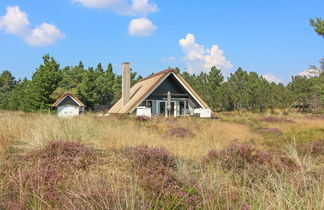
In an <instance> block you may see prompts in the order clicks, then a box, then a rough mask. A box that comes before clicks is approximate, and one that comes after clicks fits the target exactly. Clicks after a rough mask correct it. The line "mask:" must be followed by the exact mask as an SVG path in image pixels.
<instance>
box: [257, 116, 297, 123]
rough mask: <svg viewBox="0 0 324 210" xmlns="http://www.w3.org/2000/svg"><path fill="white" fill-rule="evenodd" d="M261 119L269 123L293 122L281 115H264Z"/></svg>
mask: <svg viewBox="0 0 324 210" xmlns="http://www.w3.org/2000/svg"><path fill="white" fill-rule="evenodd" d="M261 121H264V122H269V123H294V121H293V120H290V119H287V118H281V117H264V118H262V119H261Z"/></svg>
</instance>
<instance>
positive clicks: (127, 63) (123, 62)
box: [122, 62, 130, 64]
mask: <svg viewBox="0 0 324 210" xmlns="http://www.w3.org/2000/svg"><path fill="white" fill-rule="evenodd" d="M122 64H130V63H129V62H122Z"/></svg>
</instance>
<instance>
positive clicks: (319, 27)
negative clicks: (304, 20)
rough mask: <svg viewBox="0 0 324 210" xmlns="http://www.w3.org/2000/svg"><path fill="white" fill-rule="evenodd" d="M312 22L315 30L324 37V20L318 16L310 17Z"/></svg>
mask: <svg viewBox="0 0 324 210" xmlns="http://www.w3.org/2000/svg"><path fill="white" fill-rule="evenodd" d="M310 24H311V26H313V27H314V30H315V31H316V33H317V34H318V35H321V36H323V37H324V20H322V19H321V18H316V19H315V20H314V19H310Z"/></svg>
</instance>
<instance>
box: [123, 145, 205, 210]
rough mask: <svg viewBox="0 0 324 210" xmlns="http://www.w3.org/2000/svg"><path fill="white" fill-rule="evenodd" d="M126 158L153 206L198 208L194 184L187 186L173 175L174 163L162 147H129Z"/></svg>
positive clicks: (198, 203)
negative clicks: (152, 200) (151, 199)
mask: <svg viewBox="0 0 324 210" xmlns="http://www.w3.org/2000/svg"><path fill="white" fill-rule="evenodd" d="M125 152H126V156H127V157H128V158H129V159H130V161H131V162H132V164H133V167H134V169H135V172H136V173H137V174H138V176H140V177H141V178H142V179H141V183H142V185H143V187H144V189H145V190H146V192H148V194H149V196H151V197H152V198H153V199H154V200H157V199H158V200H157V201H158V203H157V204H154V205H157V206H160V207H162V206H164V207H168V208H171V207H173V208H175V207H176V208H192V207H199V206H200V205H201V200H202V198H201V197H200V195H199V194H198V193H197V192H196V191H195V188H194V187H193V185H194V183H187V182H186V181H185V180H183V179H181V178H180V177H179V176H178V175H177V171H176V160H175V158H174V157H173V156H171V155H170V154H169V153H168V152H167V151H165V150H164V149H162V148H149V147H147V146H141V147H135V148H129V149H127V150H126V151H125Z"/></svg>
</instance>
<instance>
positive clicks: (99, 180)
mask: <svg viewBox="0 0 324 210" xmlns="http://www.w3.org/2000/svg"><path fill="white" fill-rule="evenodd" d="M218 117H219V119H209V120H208V119H206V120H204V119H196V118H177V119H174V118H170V119H169V118H167V119H165V118H152V119H145V120H144V119H137V118H135V117H132V116H130V117H128V116H110V117H98V116H96V115H94V114H86V115H83V116H79V117H75V118H73V119H60V118H58V117H57V116H55V115H49V114H40V113H37V114H34V113H23V112H0V208H1V209H62V208H63V209H155V208H158V209H296V208H297V209H323V208H324V206H323V205H324V196H323V195H324V181H323V178H324V176H323V175H324V173H323V171H324V162H323V160H324V159H323V158H324V153H323V151H324V139H323V136H324V130H323V127H324V118H323V116H320V115H310V114H307V115H306V114H289V115H288V116H287V115H283V114H281V113H277V114H270V113H268V114H266V113H264V114H257V113H253V114H252V113H251V112H224V113H221V114H219V116H218ZM233 130H235V131H236V132H233ZM138 131H141V132H138ZM265 131H266V132H265ZM278 131H279V132H278ZM134 133H136V135H134Z"/></svg>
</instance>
